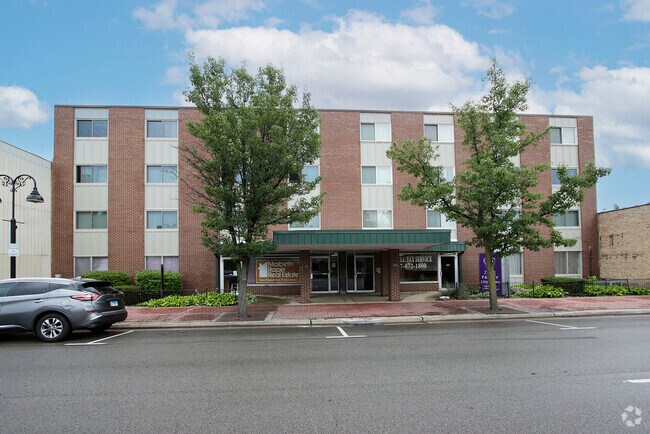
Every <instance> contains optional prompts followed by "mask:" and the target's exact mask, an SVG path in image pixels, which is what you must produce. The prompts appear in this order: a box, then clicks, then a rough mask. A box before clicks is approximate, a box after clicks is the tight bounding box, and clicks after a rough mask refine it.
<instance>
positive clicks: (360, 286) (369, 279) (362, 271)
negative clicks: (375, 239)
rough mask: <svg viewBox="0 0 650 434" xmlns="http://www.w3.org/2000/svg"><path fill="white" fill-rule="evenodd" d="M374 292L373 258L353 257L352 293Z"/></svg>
mask: <svg viewBox="0 0 650 434" xmlns="http://www.w3.org/2000/svg"><path fill="white" fill-rule="evenodd" d="M374 290H375V258H374V257H373V256H355V257H354V291H356V292H372V291H374Z"/></svg>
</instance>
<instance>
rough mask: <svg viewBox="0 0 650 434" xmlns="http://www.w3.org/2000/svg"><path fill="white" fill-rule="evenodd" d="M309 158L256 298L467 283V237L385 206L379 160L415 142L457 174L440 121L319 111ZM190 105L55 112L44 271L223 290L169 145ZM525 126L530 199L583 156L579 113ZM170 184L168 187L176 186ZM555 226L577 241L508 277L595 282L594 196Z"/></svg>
mask: <svg viewBox="0 0 650 434" xmlns="http://www.w3.org/2000/svg"><path fill="white" fill-rule="evenodd" d="M320 113H321V118H322V121H321V126H320V134H321V138H322V142H323V145H322V149H321V156H320V159H319V160H318V161H317V163H316V164H314V165H313V166H308V167H305V173H306V174H307V175H308V176H314V177H315V176H321V183H320V185H319V186H318V188H317V192H320V191H323V192H326V193H327V195H326V197H325V201H324V204H323V207H322V210H321V213H320V214H319V215H318V216H317V217H315V218H314V219H312V221H310V222H309V223H307V224H301V225H294V226H292V227H287V226H284V227H276V228H273V230H272V236H273V240H274V243H275V244H276V246H277V251H276V253H275V254H274V255H272V256H269V257H267V258H258V259H257V260H255V261H254V262H253V264H252V266H251V270H250V274H249V283H250V288H251V290H252V292H254V293H260V294H300V296H301V298H302V300H303V301H309V299H310V296H311V294H312V293H339V292H366V293H377V294H383V295H388V296H389V298H390V299H391V300H395V299H398V298H399V294H400V292H401V291H420V290H433V289H438V288H440V287H447V286H453V285H454V284H455V283H456V282H459V281H466V282H477V281H478V279H479V276H478V270H479V263H478V254H479V251H478V249H476V248H473V247H468V246H467V245H466V244H465V241H467V240H469V239H470V238H471V234H470V232H469V231H468V230H467V229H465V228H462V227H457V225H456V224H455V223H454V222H452V221H447V220H446V219H445V216H444V215H440V214H439V213H437V212H435V211H432V210H426V209H423V208H419V207H416V206H413V205H411V204H409V203H405V202H403V201H401V200H400V199H399V198H398V194H399V192H400V190H401V189H402V187H403V186H404V185H406V184H407V183H408V182H410V181H411V179H410V178H409V176H408V175H405V174H403V173H400V172H397V170H396V167H395V166H394V165H393V164H392V161H391V160H390V159H388V158H387V157H386V150H387V149H388V147H389V146H390V145H391V143H393V142H402V141H403V140H404V139H413V140H417V139H419V138H420V137H421V136H423V135H426V136H427V137H428V138H429V139H431V140H432V141H433V142H435V143H436V144H437V145H438V147H439V152H440V157H439V163H440V164H441V165H443V166H444V174H445V176H446V177H453V176H454V174H455V173H456V172H457V171H461V170H462V168H463V164H464V161H465V160H466V159H467V156H468V154H467V151H466V150H465V149H463V148H462V146H461V145H460V143H461V141H462V131H460V129H459V128H458V127H457V125H456V123H455V119H454V116H453V114H451V113H422V112H387V111H367V112H366V111H351V110H321V111H320ZM196 119H200V113H199V112H198V111H197V110H196V109H195V108H186V107H182V108H170V107H102V106H99V107H85V106H84V107H74V106H56V108H55V134H54V136H55V140H54V161H53V163H52V179H53V186H54V188H53V191H52V194H53V198H52V202H53V203H57V208H56V210H55V212H54V214H53V217H52V245H53V251H52V273H55V274H61V275H63V276H72V275H78V274H80V273H81V272H83V271H86V270H90V269H107V268H110V269H119V270H124V271H127V272H130V273H135V272H136V271H138V270H141V269H144V268H152V269H157V268H159V267H160V263H161V262H162V263H164V264H165V268H166V269H167V270H178V271H180V272H181V273H182V275H183V280H184V285H185V288H187V289H190V290H191V289H193V288H214V287H219V288H225V289H229V288H230V286H231V285H232V284H233V283H234V281H235V280H236V276H234V275H233V274H234V272H233V266H232V262H231V261H229V259H228V258H215V257H214V255H213V254H212V253H210V252H209V251H208V250H207V249H206V248H205V247H203V245H202V244H201V234H200V222H201V217H202V216H201V215H199V214H195V213H193V212H192V210H191V205H192V203H191V199H190V198H191V195H190V187H189V185H191V184H192V183H193V182H194V180H193V177H192V173H191V171H190V168H189V167H188V166H187V164H186V163H185V162H184V160H183V158H182V155H179V145H187V144H198V142H197V139H196V138H194V137H193V136H191V135H190V134H189V133H188V131H187V128H186V124H187V121H189V120H196ZM520 119H521V120H522V121H523V122H524V123H526V124H527V125H528V126H529V127H530V128H533V129H536V130H541V129H544V128H546V127H549V126H550V127H551V134H550V138H549V137H547V138H546V140H545V142H543V143H540V144H539V145H538V146H536V147H533V148H531V149H529V150H527V151H526V153H524V154H522V155H521V156H520V158H519V160H520V162H521V163H523V164H538V163H547V164H550V165H551V168H552V169H551V170H550V171H547V172H545V173H543V174H542V175H540V179H539V186H538V190H539V191H540V192H542V193H543V194H549V193H551V192H552V191H553V189H554V188H557V186H558V182H559V181H558V180H557V176H556V173H555V172H556V171H555V168H557V167H558V166H560V165H565V166H567V167H568V168H569V171H570V172H572V173H577V172H578V170H579V168H580V167H584V165H585V164H586V163H587V162H589V161H592V160H593V157H594V143H593V124H592V119H591V117H585V116H562V117H559V116H546V115H522V116H521V117H520ZM179 178H180V181H179ZM556 224H557V225H558V230H560V231H562V232H563V233H564V234H565V235H566V236H569V237H572V238H578V243H577V244H576V245H575V246H574V247H571V248H556V249H545V250H541V251H539V252H528V251H526V252H522V253H521V254H518V255H513V256H512V257H509V258H508V260H507V261H504V268H506V270H504V271H505V274H509V279H510V280H511V281H527V282H529V281H539V279H540V278H541V277H544V276H552V275H563V276H582V275H583V274H585V275H586V274H597V273H598V264H597V261H590V258H592V256H589V252H590V251H591V255H595V256H593V257H595V258H598V243H597V242H596V241H597V240H596V237H597V231H596V229H597V228H596V192H595V189H593V188H592V189H590V190H589V191H587V192H586V194H585V201H584V203H583V205H582V207H580V208H575V209H573V210H570V211H569V212H567V213H566V214H565V215H562V216H556Z"/></svg>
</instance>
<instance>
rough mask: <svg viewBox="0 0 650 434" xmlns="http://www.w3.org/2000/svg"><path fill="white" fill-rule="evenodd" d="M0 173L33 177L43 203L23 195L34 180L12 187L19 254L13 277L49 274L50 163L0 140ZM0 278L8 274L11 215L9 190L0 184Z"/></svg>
mask: <svg viewBox="0 0 650 434" xmlns="http://www.w3.org/2000/svg"><path fill="white" fill-rule="evenodd" d="M0 174H3V175H8V176H10V177H12V178H15V177H16V176H18V175H22V174H28V175H31V176H33V177H34V178H35V179H36V183H37V187H38V192H39V193H40V194H41V196H43V199H45V203H40V204H37V203H29V202H27V200H26V198H27V196H28V195H29V194H30V193H31V192H32V189H33V188H34V183H33V182H32V181H31V180H28V181H27V183H26V184H25V185H24V186H22V187H20V188H19V189H18V190H17V191H16V202H15V203H16V220H17V221H18V229H17V230H16V240H17V242H18V246H19V248H20V255H19V256H18V257H17V258H16V277H49V276H50V275H51V274H50V270H51V268H50V263H51V242H52V237H51V233H52V232H51V218H52V212H51V209H52V208H51V207H52V194H51V178H52V163H51V162H50V161H48V160H46V159H44V158H41V157H39V156H36V155H34V154H31V153H29V152H27V151H24V150H22V149H20V148H17V147H15V146H13V145H10V144H9V143H5V142H3V141H0ZM0 199H2V203H0V216H1V220H2V221H0V279H8V278H9V256H8V255H7V248H8V246H9V241H10V227H9V222H8V221H5V220H9V219H11V190H10V189H9V187H5V186H3V185H2V184H0Z"/></svg>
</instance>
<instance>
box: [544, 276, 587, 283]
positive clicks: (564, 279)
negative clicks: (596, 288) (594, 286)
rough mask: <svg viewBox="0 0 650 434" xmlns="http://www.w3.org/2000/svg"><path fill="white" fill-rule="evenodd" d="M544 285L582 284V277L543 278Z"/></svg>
mask: <svg viewBox="0 0 650 434" xmlns="http://www.w3.org/2000/svg"><path fill="white" fill-rule="evenodd" d="M541 280H542V283H571V282H573V283H575V282H582V281H583V279H582V278H581V277H542V279H541Z"/></svg>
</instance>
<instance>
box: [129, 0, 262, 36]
mask: <svg viewBox="0 0 650 434" xmlns="http://www.w3.org/2000/svg"><path fill="white" fill-rule="evenodd" d="M262 9H264V2H263V1H262V0H194V1H187V2H183V3H181V4H179V3H178V1H177V0H160V1H159V2H158V3H156V4H155V5H154V6H153V7H152V8H150V9H149V8H144V7H137V8H135V9H134V10H133V16H134V17H135V18H136V19H138V20H140V21H142V23H143V24H144V25H145V27H146V28H148V29H151V30H155V29H164V30H168V29H187V28H200V27H217V26H219V24H221V23H223V22H233V21H239V20H242V19H245V18H248V13H249V11H259V10H262Z"/></svg>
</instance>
